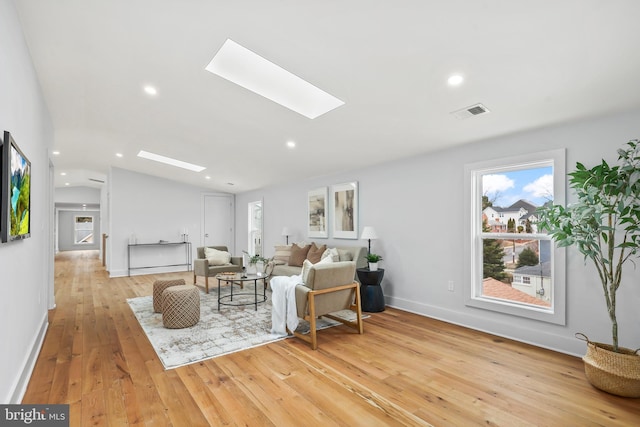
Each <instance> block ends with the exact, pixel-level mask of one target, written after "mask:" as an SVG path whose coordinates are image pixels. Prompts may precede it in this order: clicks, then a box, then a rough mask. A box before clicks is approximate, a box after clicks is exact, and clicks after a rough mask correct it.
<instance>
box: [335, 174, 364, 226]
mask: <svg viewBox="0 0 640 427" xmlns="http://www.w3.org/2000/svg"><path fill="white" fill-rule="evenodd" d="M331 200H332V203H333V204H332V206H333V222H332V224H333V237H334V238H336V239H357V238H358V182H357V181H353V182H346V183H344V184H336V185H334V186H332V188H331Z"/></svg>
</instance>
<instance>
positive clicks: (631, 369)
mask: <svg viewBox="0 0 640 427" xmlns="http://www.w3.org/2000/svg"><path fill="white" fill-rule="evenodd" d="M585 338H586V337H585ZM618 349H619V350H620V353H616V352H614V351H613V346H611V345H609V344H602V343H596V342H592V341H589V340H588V338H587V354H585V356H584V357H583V358H582V360H583V361H584V372H585V374H586V376H587V379H588V380H589V382H590V383H591V385H593V386H594V387H596V388H599V389H600V390H603V391H606V392H607V393H611V394H615V395H617V396H624V397H640V355H639V354H638V351H640V349H638V350H636V351H633V350H630V349H628V348H624V347H618Z"/></svg>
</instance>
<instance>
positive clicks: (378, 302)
mask: <svg viewBox="0 0 640 427" xmlns="http://www.w3.org/2000/svg"><path fill="white" fill-rule="evenodd" d="M356 271H357V273H358V280H360V298H361V301H362V311H368V312H370V313H372V312H380V311H384V306H385V303H384V294H383V293H382V287H381V286H380V283H381V282H382V277H384V268H379V269H378V270H376V271H371V270H369V269H368V268H358V269H357V270H356Z"/></svg>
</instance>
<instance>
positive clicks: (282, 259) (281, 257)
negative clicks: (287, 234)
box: [273, 245, 291, 265]
mask: <svg viewBox="0 0 640 427" xmlns="http://www.w3.org/2000/svg"><path fill="white" fill-rule="evenodd" d="M275 249H276V252H275V253H274V254H273V260H274V261H277V262H278V265H283V264H286V263H288V262H289V257H290V256H291V245H276V246H275Z"/></svg>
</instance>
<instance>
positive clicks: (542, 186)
mask: <svg viewBox="0 0 640 427" xmlns="http://www.w3.org/2000/svg"><path fill="white" fill-rule="evenodd" d="M523 190H524V191H526V192H527V193H529V194H531V195H532V196H533V197H536V198H544V199H547V200H553V175H542V176H541V177H540V178H538V179H536V180H535V181H533V182H531V183H529V184H527V185H525V186H524V188H523Z"/></svg>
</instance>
